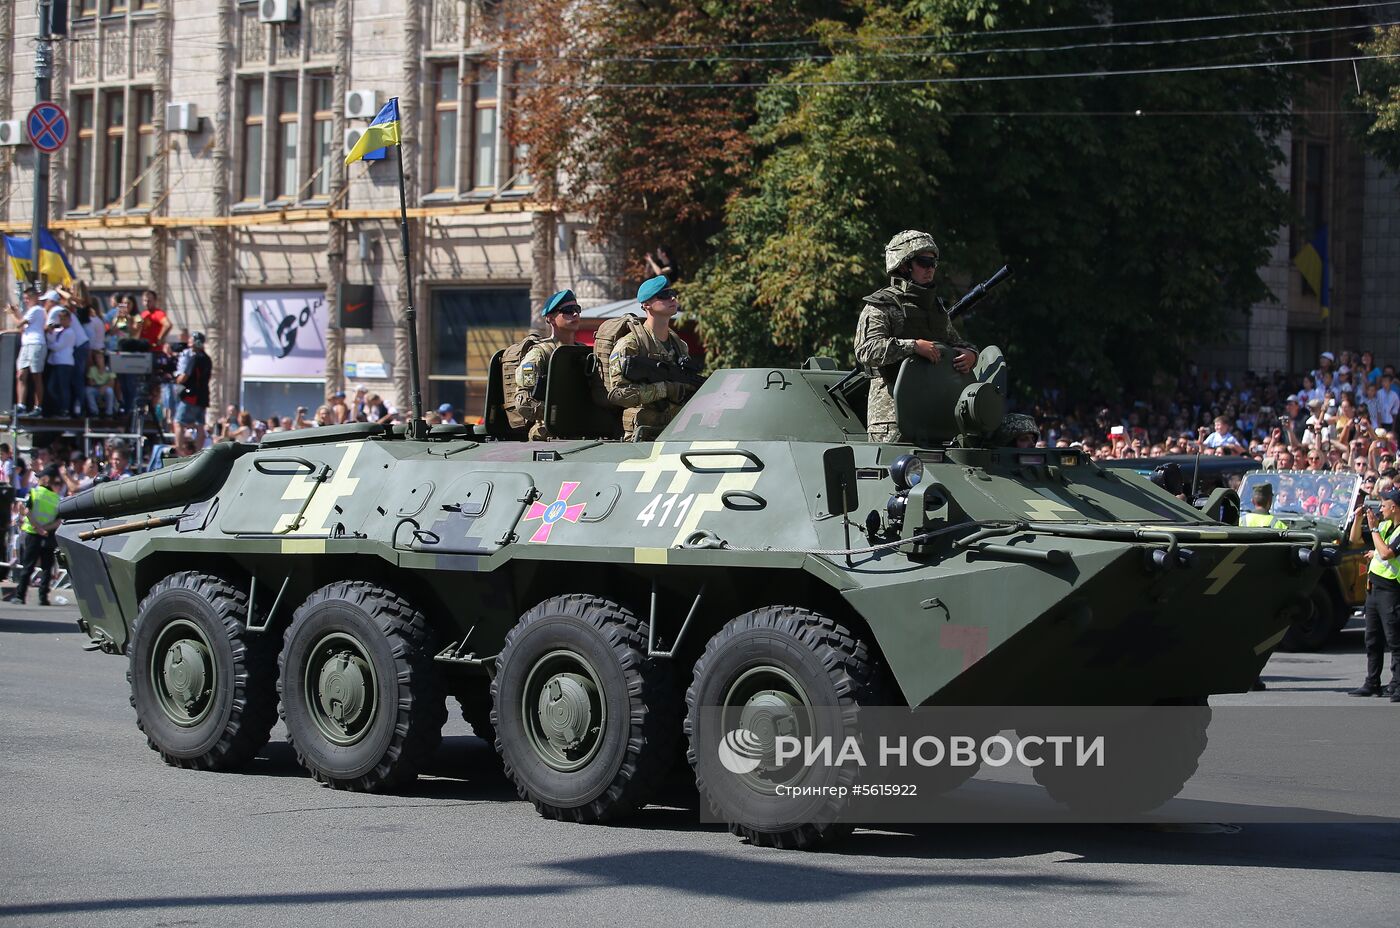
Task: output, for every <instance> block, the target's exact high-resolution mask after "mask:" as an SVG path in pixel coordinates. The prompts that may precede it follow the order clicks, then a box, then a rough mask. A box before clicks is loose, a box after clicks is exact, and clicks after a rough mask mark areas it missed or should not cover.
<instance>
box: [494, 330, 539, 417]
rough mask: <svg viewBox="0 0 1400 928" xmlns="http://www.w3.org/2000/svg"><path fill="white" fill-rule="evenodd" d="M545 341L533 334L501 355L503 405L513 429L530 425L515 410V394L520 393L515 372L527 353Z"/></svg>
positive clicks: (518, 411)
mask: <svg viewBox="0 0 1400 928" xmlns="http://www.w3.org/2000/svg"><path fill="white" fill-rule="evenodd" d="M542 341H544V339H543V338H541V337H540V336H539V335H538V334H536V333H534V332H531V333H530V334H529V335H526V336H525V337H524V338H523V339H521V340H520V341H518V342H516V343H515V344H514V345H511V346H510V347H509V348H507V349H506V350H505V351H504V352H503V353H502V354H501V386H502V387H503V388H504V393H505V400H504V403H503V404H502V405H503V406H504V407H505V411H506V420H507V421H508V422H509V423H510V427H511V428H513V429H523V428H525V427H526V426H527V425H529V424H530V423H529V421H528V420H527V419H526V418H525V417H524V416H523V415H522V414H521V413H520V410H518V409H516V408H515V394H516V393H517V392H518V391H517V390H516V386H515V372H516V370H518V369H519V367H520V362H521V360H523V359H524V357H525V352H527V351H529V350H530V349H531V348H533V347H535V346H536V345H538V344H539V343H540V342H542Z"/></svg>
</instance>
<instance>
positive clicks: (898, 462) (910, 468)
mask: <svg viewBox="0 0 1400 928" xmlns="http://www.w3.org/2000/svg"><path fill="white" fill-rule="evenodd" d="M890 479H891V480H893V481H894V486H895V489H897V490H899V491H900V492H901V493H908V492H909V491H910V490H912V489H914V487H915V485H916V484H918V482H919V481H920V480H923V479H924V462H923V461H920V460H919V459H918V457H917V456H915V455H912V454H902V455H900V456H899V457H897V458H895V460H894V463H893V464H891V465H890Z"/></svg>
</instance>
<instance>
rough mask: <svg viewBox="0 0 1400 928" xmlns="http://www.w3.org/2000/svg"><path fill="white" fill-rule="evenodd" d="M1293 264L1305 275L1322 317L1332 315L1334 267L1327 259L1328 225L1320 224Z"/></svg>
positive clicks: (1294, 258)
mask: <svg viewBox="0 0 1400 928" xmlns="http://www.w3.org/2000/svg"><path fill="white" fill-rule="evenodd" d="M1293 265H1294V267H1296V268H1298V273H1300V274H1302V275H1303V280H1305V281H1307V283H1308V286H1309V287H1311V288H1312V292H1313V293H1316V294H1317V299H1318V303H1319V304H1320V305H1321V307H1322V318H1323V319H1326V318H1327V317H1328V316H1330V315H1332V267H1331V263H1330V262H1329V261H1328V260H1327V226H1325V225H1323V226H1318V227H1317V232H1315V233H1314V234H1313V237H1312V241H1310V242H1308V243H1307V244H1306V245H1304V246H1303V247H1302V249H1301V250H1300V251H1299V252H1298V253H1297V254H1296V255H1294V256H1293Z"/></svg>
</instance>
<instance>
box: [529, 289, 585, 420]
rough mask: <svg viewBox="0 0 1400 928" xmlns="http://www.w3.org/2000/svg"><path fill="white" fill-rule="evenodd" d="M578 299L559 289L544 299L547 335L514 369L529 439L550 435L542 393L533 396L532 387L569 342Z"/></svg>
mask: <svg viewBox="0 0 1400 928" xmlns="http://www.w3.org/2000/svg"><path fill="white" fill-rule="evenodd" d="M580 312H581V310H580V309H579V305H578V300H577V299H576V298H575V297H574V291H572V290H560V291H559V292H558V293H556V294H554V295H553V296H551V297H550V298H549V299H548V300H546V301H545V304H544V309H543V310H542V311H541V313H540V315H542V316H544V318H545V321H546V322H548V323H549V328H550V337H549V338H546V339H543V340H542V341H539V342H536V343H535V344H534V345H533V346H532V347H531V348H530V349H529V350H528V351H526V352H525V355H524V357H522V358H521V359H520V367H518V368H516V370H515V386H516V394H515V408H516V410H517V411H518V412H519V413H520V415H521V416H522V417H524V418H525V420H526V421H528V422H529V423H530V436H529V438H530V441H543V440H545V439H547V438H552V437H553V436H552V435H550V434H549V430H548V429H547V428H545V424H544V396H543V395H541V396H539V397H538V398H536V396H535V393H536V390H535V387H536V386H537V385H538V384H539V382H540V378H541V377H543V376H544V375H545V374H546V373H547V372H548V371H549V359H550V357H551V356H552V355H553V354H554V349H556V348H558V347H559V346H560V345H572V344H573V343H574V333H576V332H577V331H578V323H579V313H580Z"/></svg>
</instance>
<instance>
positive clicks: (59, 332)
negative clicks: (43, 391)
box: [48, 326, 78, 367]
mask: <svg viewBox="0 0 1400 928" xmlns="http://www.w3.org/2000/svg"><path fill="white" fill-rule="evenodd" d="M77 339H78V336H77V335H76V334H74V332H73V327H72V326H69V327H68V328H66V329H55V330H53V331H51V332H49V333H48V340H49V363H50V364H53V365H63V364H67V365H68V366H69V367H72V366H73V345H74V343H75V342H76V341H77Z"/></svg>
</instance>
